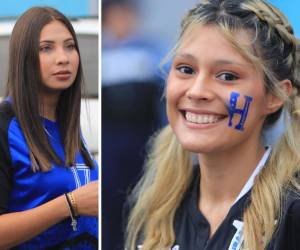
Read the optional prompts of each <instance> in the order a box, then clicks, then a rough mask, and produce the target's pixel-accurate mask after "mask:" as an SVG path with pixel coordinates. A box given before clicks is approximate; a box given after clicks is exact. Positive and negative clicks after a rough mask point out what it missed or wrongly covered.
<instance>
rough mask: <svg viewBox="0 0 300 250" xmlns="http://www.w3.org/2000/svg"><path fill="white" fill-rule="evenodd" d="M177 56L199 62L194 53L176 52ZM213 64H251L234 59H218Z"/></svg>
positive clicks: (242, 65) (244, 65)
mask: <svg viewBox="0 0 300 250" xmlns="http://www.w3.org/2000/svg"><path fill="white" fill-rule="evenodd" d="M176 57H181V58H184V59H189V60H193V61H195V62H198V60H197V58H196V57H195V56H194V55H192V54H190V53H178V54H175V58H176ZM213 64H214V65H238V66H241V67H246V66H249V64H244V63H241V62H237V61H234V60H228V59H218V60H215V61H213Z"/></svg>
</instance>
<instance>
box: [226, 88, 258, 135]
mask: <svg viewBox="0 0 300 250" xmlns="http://www.w3.org/2000/svg"><path fill="white" fill-rule="evenodd" d="M239 96H240V94H239V93H238V92H231V94H230V100H229V105H227V109H228V113H229V123H228V126H229V127H232V125H233V124H232V119H233V117H234V115H235V114H238V115H240V117H241V118H240V122H239V123H238V124H237V125H236V126H235V129H237V130H240V131H243V130H244V124H245V121H246V119H247V115H248V110H249V106H250V103H251V102H252V100H253V98H252V97H251V96H247V95H244V98H245V104H244V108H243V109H239V108H237V107H236V106H237V100H238V98H239Z"/></svg>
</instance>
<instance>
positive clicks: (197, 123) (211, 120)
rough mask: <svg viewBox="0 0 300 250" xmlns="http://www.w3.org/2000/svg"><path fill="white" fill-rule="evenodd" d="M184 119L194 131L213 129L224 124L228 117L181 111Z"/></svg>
mask: <svg viewBox="0 0 300 250" xmlns="http://www.w3.org/2000/svg"><path fill="white" fill-rule="evenodd" d="M181 114H182V117H183V119H184V121H185V124H186V126H187V127H189V128H192V129H201V128H211V127H214V126H215V125H217V124H219V123H220V122H223V121H224V120H225V118H226V117H228V115H224V114H218V113H213V112H208V111H205V112H204V111H201V112H199V111H197V112H195V111H194V112H191V111H185V110H183V111H181Z"/></svg>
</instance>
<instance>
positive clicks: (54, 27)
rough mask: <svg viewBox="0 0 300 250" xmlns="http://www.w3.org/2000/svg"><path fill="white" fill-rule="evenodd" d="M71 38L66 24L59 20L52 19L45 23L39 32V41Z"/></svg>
mask: <svg viewBox="0 0 300 250" xmlns="http://www.w3.org/2000/svg"><path fill="white" fill-rule="evenodd" d="M68 38H72V34H71V32H70V31H69V30H68V28H67V27H66V25H65V24H64V23H62V22H60V21H57V20H54V21H51V22H50V23H48V24H46V25H45V26H44V27H43V28H42V30H41V33H40V41H42V40H53V39H68Z"/></svg>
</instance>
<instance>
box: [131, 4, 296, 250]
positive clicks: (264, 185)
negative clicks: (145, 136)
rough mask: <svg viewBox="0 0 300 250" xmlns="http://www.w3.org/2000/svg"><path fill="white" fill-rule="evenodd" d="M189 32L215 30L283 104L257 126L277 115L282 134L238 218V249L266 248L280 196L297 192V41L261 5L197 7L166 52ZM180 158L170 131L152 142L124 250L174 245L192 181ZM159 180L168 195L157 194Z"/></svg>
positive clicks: (188, 165)
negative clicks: (285, 85) (287, 87)
mask: <svg viewBox="0 0 300 250" xmlns="http://www.w3.org/2000/svg"><path fill="white" fill-rule="evenodd" d="M195 25H215V26H217V27H219V28H220V29H219V30H220V31H221V32H223V34H224V37H225V38H227V39H228V41H229V42H230V43H231V44H232V45H233V47H234V48H236V50H237V51H238V52H239V53H240V54H241V55H242V56H244V57H245V58H246V59H248V60H249V61H250V62H251V63H252V64H253V65H254V66H255V67H257V68H259V69H261V70H262V71H263V72H264V80H265V81H264V82H265V88H266V90H267V91H270V92H271V93H272V94H273V95H275V96H277V97H279V98H281V99H282V100H283V102H284V105H283V107H282V108H281V109H279V110H278V111H276V112H275V113H273V114H270V115H268V116H267V118H266V120H265V123H264V127H265V128H266V127H268V126H269V125H272V124H273V123H274V122H275V121H276V120H277V119H278V118H279V116H280V114H281V113H283V115H285V117H286V119H285V121H286V124H285V126H286V131H285V133H284V134H283V136H282V137H281V139H280V140H279V142H278V143H277V144H276V145H275V146H274V147H273V151H272V154H271V156H270V159H269V161H268V162H267V164H266V166H265V167H264V168H263V169H262V171H261V172H260V173H259V174H258V175H257V177H256V179H255V182H254V186H253V188H252V192H251V198H250V202H249V204H248V206H247V208H246V209H245V211H244V213H243V221H244V244H243V248H244V249H251V250H260V249H265V248H266V247H267V246H268V244H269V242H270V241H271V239H272V237H274V234H275V232H276V229H277V228H278V225H280V222H281V221H280V219H281V213H282V208H283V207H284V202H285V199H284V197H286V195H287V193H288V192H289V191H291V190H293V191H296V192H298V193H300V185H299V181H298V179H297V173H298V172H300V152H299V148H300V96H299V93H300V91H299V90H300V81H299V50H300V49H299V45H298V41H297V39H296V38H295V36H294V32H293V28H292V27H291V25H290V24H289V22H288V20H287V18H286V17H285V16H284V15H283V14H282V13H281V12H280V11H279V10H278V9H277V8H276V7H274V6H272V5H271V4H270V3H268V2H266V1H264V0H202V1H201V3H199V4H197V5H196V6H195V7H194V8H193V9H191V10H190V11H189V12H188V13H187V15H186V16H185V17H184V18H183V20H182V23H181V33H180V36H179V39H178V43H177V44H176V46H175V47H174V49H173V50H172V52H176V50H177V49H178V48H179V47H180V45H181V42H182V40H183V38H184V37H185V36H186V35H188V34H189V32H194V30H193V27H194V26H195ZM240 30H243V31H247V32H248V33H249V35H250V36H251V46H247V47H246V46H243V45H241V44H239V43H238V41H237V39H236V34H237V32H239V31H240ZM283 80H289V81H290V82H291V84H292V88H293V90H292V94H291V95H290V96H288V95H287V94H286V93H285V91H283V90H282V87H281V84H280V83H281V81H283ZM187 155H188V154H187V152H186V151H185V150H184V149H183V148H182V147H181V145H180V143H179V142H178V141H177V140H176V137H175V135H174V133H173V132H172V130H171V129H170V127H169V126H167V127H166V128H165V129H163V130H162V131H161V132H160V133H158V135H157V136H156V137H155V138H154V139H153V148H152V151H151V152H150V154H149V159H148V161H147V162H146V173H145V175H144V177H143V178H142V179H141V181H140V182H139V184H138V186H137V187H136V188H135V190H134V192H133V195H132V197H133V199H134V204H135V205H134V208H133V210H132V212H131V215H130V218H129V223H128V226H127V241H126V247H127V249H130V250H132V249H135V247H134V246H135V243H136V241H137V239H138V237H140V236H141V235H142V236H143V238H144V242H143V250H153V249H160V250H161V249H168V248H169V247H170V246H172V244H173V243H174V241H175V234H174V228H173V221H174V216H175V211H176V209H177V207H178V206H179V204H180V202H181V201H182V198H183V195H182V194H184V192H185V191H186V189H187V187H188V186H189V184H190V181H191V178H190V177H191V161H190V160H188V157H187ZM174 162H176V164H174ZM174 172H176V173H177V174H173V173H174ZM178 173H180V174H178ZM178 176H180V179H178ZM162 180H163V184H164V188H165V190H168V192H163V190H162ZM169 183H171V184H174V185H172V186H170V185H169ZM175 183H176V185H175ZM169 190H171V191H169ZM274 221H277V223H276V224H275V223H274Z"/></svg>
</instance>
